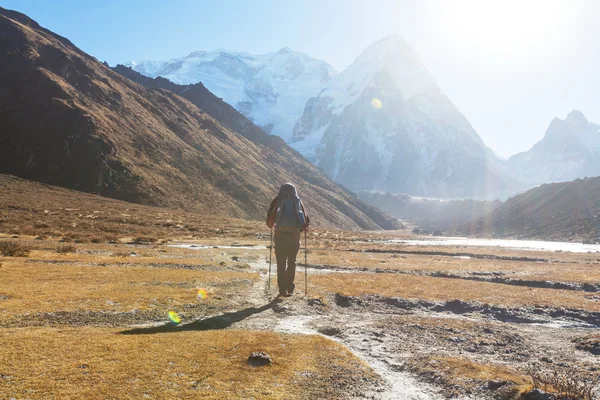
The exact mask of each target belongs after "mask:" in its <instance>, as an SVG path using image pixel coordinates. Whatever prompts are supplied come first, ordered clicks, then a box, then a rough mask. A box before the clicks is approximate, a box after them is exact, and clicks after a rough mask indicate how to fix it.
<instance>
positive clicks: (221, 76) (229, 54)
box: [125, 48, 336, 141]
mask: <svg viewBox="0 0 600 400" xmlns="http://www.w3.org/2000/svg"><path fill="white" fill-rule="evenodd" d="M125 65H126V66H129V67H131V68H133V69H134V70H135V71H137V72H139V73H141V74H142V75H146V76H149V77H151V78H155V77H157V76H161V77H164V78H167V79H169V80H170V81H172V82H174V83H177V84H181V85H187V84H193V83H198V82H202V83H203V84H204V86H206V88H207V89H208V90H210V91H211V92H212V93H214V94H215V95H217V96H218V97H221V98H222V99H223V100H224V101H226V102H227V103H229V104H230V105H232V106H233V107H234V108H236V109H237V110H238V111H240V112H241V113H242V114H244V116H246V117H247V118H249V119H250V120H252V121H253V122H254V123H255V124H257V125H259V126H260V127H262V128H263V129H264V130H266V131H267V132H269V133H272V134H276V135H278V136H281V137H282V138H283V139H284V140H286V141H289V140H290V139H291V135H292V130H293V128H294V125H295V124H296V121H298V118H299V117H300V115H301V114H302V112H303V110H304V106H305V104H306V101H307V100H308V99H309V98H310V97H312V96H315V95H317V94H318V93H319V91H320V90H321V89H322V88H323V86H324V85H325V84H326V83H327V82H328V81H329V80H330V79H331V78H332V77H333V76H334V75H335V74H336V72H335V70H334V69H333V67H332V66H331V65H329V64H327V63H326V62H325V61H321V60H317V59H314V58H311V57H309V56H307V55H306V54H304V53H299V52H296V51H292V50H290V49H288V48H283V49H281V50H280V51H278V52H276V53H270V54H264V55H252V54H249V53H244V52H237V51H227V50H216V51H211V52H205V51H196V52H193V53H191V54H189V55H188V56H187V57H183V58H177V59H172V60H168V61H143V62H139V63H137V62H134V61H132V62H129V63H126V64H125Z"/></svg>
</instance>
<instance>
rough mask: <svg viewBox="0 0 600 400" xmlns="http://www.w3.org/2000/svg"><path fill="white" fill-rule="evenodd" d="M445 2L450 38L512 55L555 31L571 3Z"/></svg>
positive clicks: (535, 0)
mask: <svg viewBox="0 0 600 400" xmlns="http://www.w3.org/2000/svg"><path fill="white" fill-rule="evenodd" d="M442 4H444V7H443V10H440V11H442V12H443V15H442V16H441V18H443V20H444V22H445V25H446V29H447V31H448V33H449V34H450V36H451V38H450V39H451V40H452V41H454V42H458V43H460V44H463V45H469V46H470V47H475V48H477V50H479V51H486V52H489V53H496V54H498V53H500V54H499V55H502V56H506V55H509V56H510V55H515V54H517V53H519V52H522V51H524V50H528V49H531V48H532V47H535V46H537V45H538V44H539V43H540V42H542V41H544V40H545V39H548V36H551V35H552V34H554V33H555V29H556V26H557V24H559V23H560V22H561V21H560V20H561V19H562V18H564V17H565V14H567V13H568V11H570V7H571V8H572V6H571V2H568V1H560V0H519V1H516V0H503V1H492V0H455V1H447V2H444V3H442Z"/></svg>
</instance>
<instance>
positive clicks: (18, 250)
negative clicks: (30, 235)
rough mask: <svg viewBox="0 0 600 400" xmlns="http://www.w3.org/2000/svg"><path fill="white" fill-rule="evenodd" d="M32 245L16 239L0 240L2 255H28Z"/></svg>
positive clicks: (0, 253) (0, 252)
mask: <svg viewBox="0 0 600 400" xmlns="http://www.w3.org/2000/svg"><path fill="white" fill-rule="evenodd" d="M30 252H31V247H30V246H27V245H25V244H23V243H20V242H16V241H10V242H8V241H2V242H0V255H1V256H4V257H27V256H28V255H29V253H30Z"/></svg>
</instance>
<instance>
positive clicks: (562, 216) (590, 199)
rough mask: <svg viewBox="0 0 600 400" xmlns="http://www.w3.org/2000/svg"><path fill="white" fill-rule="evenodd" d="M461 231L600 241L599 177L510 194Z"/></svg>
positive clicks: (542, 186) (489, 234)
mask: <svg viewBox="0 0 600 400" xmlns="http://www.w3.org/2000/svg"><path fill="white" fill-rule="evenodd" d="M460 231H461V232H462V233H465V234H471V235H488V236H497V237H504V236H507V237H515V238H524V239H546V240H584V241H593V242H596V241H600V177H596V178H585V179H577V180H574V181H572V182H563V183H550V184H546V185H541V186H538V187H536V188H534V189H531V190H529V191H527V192H525V193H523V194H520V195H517V196H514V197H511V198H510V199H508V200H507V201H506V202H505V203H504V204H503V205H502V206H501V207H499V208H498V209H496V210H495V211H493V212H492V213H490V214H489V215H487V216H485V217H483V218H480V219H478V220H475V221H474V222H471V223H470V224H468V225H465V226H463V227H462V228H460Z"/></svg>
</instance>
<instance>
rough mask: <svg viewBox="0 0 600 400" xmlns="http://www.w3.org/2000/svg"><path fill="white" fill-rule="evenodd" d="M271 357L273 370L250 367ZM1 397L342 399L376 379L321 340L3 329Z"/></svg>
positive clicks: (228, 333)
mask: <svg viewBox="0 0 600 400" xmlns="http://www.w3.org/2000/svg"><path fill="white" fill-rule="evenodd" d="M254 351H265V352H267V353H268V354H269V355H270V356H271V357H272V360H273V361H272V364H271V365H270V366H266V367H261V368H256V367H252V366H250V365H248V363H247V358H248V355H249V354H250V353H252V352H254ZM0 359H2V360H3V362H2V366H0V374H1V376H2V378H1V379H0V393H2V394H3V396H7V398H8V397H16V398H69V399H141V398H144V397H149V398H206V399H224V398H248V399H249V398H272V399H289V398H337V397H339V396H340V394H341V393H343V390H344V388H347V387H348V386H349V385H350V384H351V383H352V380H353V379H356V378H357V377H359V378H363V377H364V378H370V379H375V378H376V377H375V376H374V374H373V373H372V372H370V371H369V369H368V368H367V367H366V366H365V365H364V364H363V363H361V362H360V361H358V360H357V359H356V358H355V357H353V356H352V355H351V354H350V353H349V352H348V351H347V350H346V349H344V348H343V347H342V346H340V345H337V344H336V343H334V342H332V341H330V340H327V339H325V338H323V337H321V336H316V335H309V336H302V335H284V334H275V333H271V332H250V331H237V330H224V331H202V332H194V331H186V332H177V333H160V334H153V335H120V334H119V330H118V329H107V328H79V329H74V328H60V329H54V328H45V329H36V328H34V329H31V328H28V329H25V328H16V329H9V328H5V329H0Z"/></svg>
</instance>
